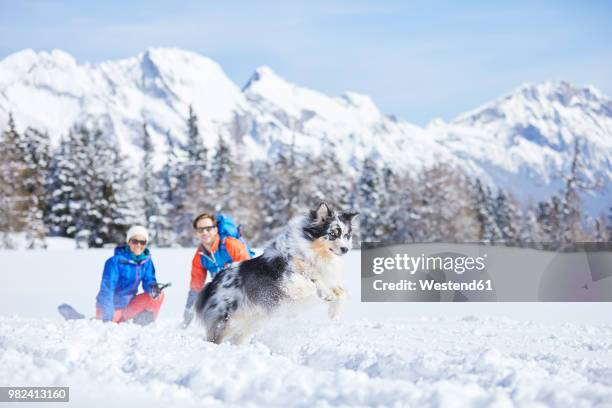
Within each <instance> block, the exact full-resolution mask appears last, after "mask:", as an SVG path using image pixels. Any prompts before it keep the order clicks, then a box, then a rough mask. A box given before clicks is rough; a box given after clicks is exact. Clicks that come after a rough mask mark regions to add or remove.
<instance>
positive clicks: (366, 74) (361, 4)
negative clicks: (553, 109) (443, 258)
mask: <svg viewBox="0 0 612 408" xmlns="http://www.w3.org/2000/svg"><path fill="white" fill-rule="evenodd" d="M610 21H612V2H610V1H608V2H605V1H581V2H579V1H575V2H571V3H570V2H565V1H554V2H553V1H551V2H548V1H529V2H523V1H513V2H508V3H502V2H487V1H462V2H457V1H455V2H453V1H427V2H408V1H338V0H328V1H319V0H309V1H303V2H297V1H291V2H281V1H270V2H268V1H256V2H254V1H224V2H208V1H193V2H192V1H184V2H178V1H177V2H161V1H146V2H144V1H130V2H125V1H99V2H93V1H92V2H88V1H54V0H49V1H32V0H24V1H19V2H15V1H5V0H0V59H3V58H5V57H6V56H7V55H9V54H11V53H13V52H16V51H20V50H22V49H24V48H32V49H34V50H36V51H50V50H52V49H54V48H59V49H62V50H64V51H66V52H68V53H70V54H72V55H73V56H74V57H75V58H76V59H77V61H78V62H91V63H96V62H100V61H104V60H108V59H118V58H127V57H131V56H135V55H137V54H138V53H140V52H142V51H144V50H145V49H146V48H147V47H178V48H183V49H187V50H191V51H195V52H197V53H200V54H202V55H205V56H207V57H210V58H212V59H214V60H215V61H217V62H218V63H219V64H220V65H221V66H222V67H223V69H224V70H225V72H226V73H227V75H228V76H229V77H230V78H231V79H232V80H233V81H234V82H235V83H236V84H237V85H239V86H242V85H244V84H245V83H246V82H247V80H248V79H249V77H250V76H251V74H252V73H253V71H254V70H255V69H256V68H257V67H259V66H262V65H267V66H270V67H271V68H272V69H273V70H274V71H275V72H276V73H277V74H279V75H280V76H282V77H284V78H285V79H287V80H289V81H290V82H293V83H296V84H298V85H301V86H305V87H309V88H313V89H316V90H318V91H321V92H324V93H326V94H330V95H340V94H342V93H343V92H345V91H353V92H360V93H364V94H368V95H370V96H371V97H372V98H373V99H374V101H375V102H376V104H377V105H378V106H379V107H380V109H381V110H382V111H383V112H384V113H387V114H394V115H396V116H397V117H399V118H401V119H402V120H406V121H409V122H413V123H416V124H419V125H426V124H427V123H428V122H429V121H430V120H432V119H435V118H443V119H445V120H452V119H453V118H454V117H456V116H457V115H459V114H460V113H462V112H465V111H468V110H471V109H474V108H476V107H478V106H479V105H481V104H483V103H486V102H488V101H490V100H492V99H494V98H497V97H499V96H502V95H503V94H505V93H507V92H510V91H512V90H513V89H514V88H516V87H518V86H519V85H521V84H523V83H525V82H539V81H544V80H548V79H562V80H567V81H569V82H570V83H572V84H574V85H576V86H583V85H593V86H595V87H596V88H598V89H600V90H601V91H602V92H603V93H604V94H606V95H608V96H611V95H612V75H610V72H612V24H610Z"/></svg>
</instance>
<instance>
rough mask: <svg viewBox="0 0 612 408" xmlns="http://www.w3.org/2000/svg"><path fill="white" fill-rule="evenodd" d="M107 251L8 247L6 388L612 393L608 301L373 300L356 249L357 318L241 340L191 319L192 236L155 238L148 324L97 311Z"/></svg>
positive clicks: (311, 397) (586, 397) (486, 399)
mask: <svg viewBox="0 0 612 408" xmlns="http://www.w3.org/2000/svg"><path fill="white" fill-rule="evenodd" d="M111 253H112V250H111V249H103V250H70V249H57V250H49V251H1V252H0V271H1V273H2V275H1V276H2V283H1V284H0V386H8V385H11V386H25V385H41V386H42V385H47V386H49V385H53V386H69V387H70V400H71V406H78V407H81V406H83V407H85V406H87V407H97V406H104V407H106V406H109V405H114V406H126V407H127V406H129V407H140V406H142V407H145V406H146V407H151V406H164V407H168V406H170V407H181V406H185V407H192V406H193V407H195V406H198V407H201V406H207V407H208V406H213V407H214V406H287V405H289V406H308V407H311V406H320V407H325V406H444V407H453V406H498V407H504V406H514V405H519V406H563V407H567V406H612V318H610V316H611V315H612V314H611V313H610V312H612V303H581V304H578V303H574V304H564V303H547V304H545V303H540V304H532V303H506V304H503V303H481V304H477V303H471V304H459V303H444V304H433V303H431V304H429V303H428V304H426V303H376V304H372V303H361V302H360V300H359V298H360V297H359V275H360V272H359V252H358V251H355V252H353V253H351V254H349V256H348V257H347V263H346V268H345V276H346V282H347V286H348V288H349V289H350V291H351V293H352V298H351V301H350V304H349V305H348V308H347V313H346V315H345V318H344V319H343V320H342V321H341V322H339V323H332V322H330V321H328V320H327V319H326V314H325V310H324V309H323V308H322V307H314V308H313V309H312V310H308V311H304V312H303V313H299V314H295V315H292V314H288V315H284V316H282V317H279V318H277V319H275V320H274V321H272V322H271V324H270V325H269V326H267V327H266V328H265V329H264V330H263V331H261V332H260V333H258V334H257V335H256V336H255V337H254V339H253V340H252V342H251V343H250V344H248V345H244V346H233V345H228V344H223V345H220V346H218V345H214V344H210V343H207V342H205V341H204V340H203V332H202V329H201V328H199V327H196V326H192V327H190V328H189V329H188V330H181V329H179V328H178V327H177V326H178V324H179V322H180V319H181V313H182V308H183V305H184V301H185V296H186V292H187V284H188V270H189V264H190V261H191V256H192V255H193V251H192V250H190V249H165V250H162V249H154V251H153V255H154V260H155V264H156V266H157V275H158V280H159V281H160V282H167V281H171V282H172V283H173V286H172V287H171V288H168V289H167V301H166V304H165V305H164V307H163V309H162V312H161V314H160V319H159V321H158V322H157V323H156V324H155V325H153V326H151V327H145V328H141V327H139V326H134V325H132V324H121V325H114V324H102V323H101V322H98V321H89V320H85V321H75V322H64V321H62V320H61V318H60V317H59V315H58V314H57V311H56V309H55V308H56V306H57V305H58V304H59V303H62V302H68V303H71V304H73V305H74V306H75V307H76V308H77V309H79V310H80V311H82V312H83V313H86V314H93V308H94V297H95V295H96V292H97V289H98V285H99V279H100V275H101V270H102V265H103V262H104V260H105V259H106V258H107V257H109V256H110V255H111Z"/></svg>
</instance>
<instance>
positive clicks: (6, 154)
mask: <svg viewBox="0 0 612 408" xmlns="http://www.w3.org/2000/svg"><path fill="white" fill-rule="evenodd" d="M27 168H28V164H27V162H26V152H25V151H24V143H23V139H22V137H21V135H20V134H19V133H18V132H17V130H16V128H15V122H14V120H13V116H12V115H11V114H9V122H8V129H7V130H5V131H4V132H3V133H2V135H1V137H0V233H1V234H2V237H1V240H2V241H1V242H0V245H1V246H2V247H5V248H14V247H15V245H16V242H15V241H14V234H15V233H17V232H22V231H24V230H26V229H27V227H28V225H27V221H28V219H27V209H28V205H29V197H28V192H27V188H26V186H25V180H26V175H27Z"/></svg>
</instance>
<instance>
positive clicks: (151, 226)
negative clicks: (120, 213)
mask: <svg viewBox="0 0 612 408" xmlns="http://www.w3.org/2000/svg"><path fill="white" fill-rule="evenodd" d="M142 147H143V151H144V157H143V162H142V164H141V166H140V167H141V177H142V182H141V185H142V197H143V207H144V219H145V226H146V227H147V229H148V230H149V234H150V240H151V242H154V243H156V244H157V236H158V232H159V219H158V217H159V213H160V208H159V207H160V205H159V197H158V196H157V192H158V190H159V189H158V187H157V180H158V178H157V177H156V174H155V171H154V169H153V157H154V156H155V148H154V146H153V140H152V139H151V135H150V134H149V130H148V129H147V124H146V123H144V124H143V125H142Z"/></svg>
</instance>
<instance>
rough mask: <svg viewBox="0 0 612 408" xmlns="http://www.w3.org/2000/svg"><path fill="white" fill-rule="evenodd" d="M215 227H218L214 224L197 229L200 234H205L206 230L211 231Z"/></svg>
mask: <svg viewBox="0 0 612 408" xmlns="http://www.w3.org/2000/svg"><path fill="white" fill-rule="evenodd" d="M215 228H217V227H216V226H214V225H211V226H210V227H197V228H196V229H195V230H196V232H197V233H198V234H203V233H205V232H211V231H212V230H214V229H215Z"/></svg>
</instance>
